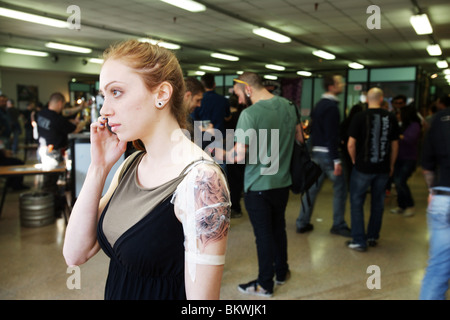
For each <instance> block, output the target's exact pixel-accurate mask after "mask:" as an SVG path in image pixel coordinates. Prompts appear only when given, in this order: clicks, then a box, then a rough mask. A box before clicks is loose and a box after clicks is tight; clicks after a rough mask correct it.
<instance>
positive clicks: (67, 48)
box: [45, 42, 92, 53]
mask: <svg viewBox="0 0 450 320" xmlns="http://www.w3.org/2000/svg"><path fill="white" fill-rule="evenodd" d="M45 46H46V47H47V48H52V49H57V50H63V51H71V52H78V53H91V52H92V50H91V49H89V48H83V47H77V46H70V45H68V44H62V43H55V42H48V43H46V44H45Z"/></svg>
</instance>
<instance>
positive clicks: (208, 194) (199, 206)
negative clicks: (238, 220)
mask: <svg viewBox="0 0 450 320" xmlns="http://www.w3.org/2000/svg"><path fill="white" fill-rule="evenodd" d="M195 187H196V188H195V196H194V199H195V202H196V203H195V208H196V217H195V220H196V231H197V236H198V238H199V239H200V241H201V243H202V244H203V246H206V245H207V244H208V243H210V242H215V241H219V240H221V239H223V238H225V237H226V236H227V234H228V229H229V225H230V199H229V192H228V187H227V184H226V181H225V179H224V177H223V175H222V174H220V173H219V172H218V170H217V169H216V168H211V167H210V166H208V168H207V169H201V170H199V171H198V175H197V177H196V181H195Z"/></svg>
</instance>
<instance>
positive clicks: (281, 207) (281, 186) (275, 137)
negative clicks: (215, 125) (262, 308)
mask: <svg viewBox="0 0 450 320" xmlns="http://www.w3.org/2000/svg"><path fill="white" fill-rule="evenodd" d="M234 81H235V84H234V92H235V94H236V95H237V96H238V99H239V103H240V104H244V105H248V106H249V107H247V108H245V109H244V110H243V111H242V113H241V114H240V116H239V120H238V123H237V126H236V131H235V146H234V148H233V149H231V150H230V151H228V152H227V163H230V162H233V163H242V162H243V161H244V160H245V175H244V192H245V195H244V202H245V207H246V209H247V212H248V215H249V217H250V221H251V223H252V226H253V231H254V234H255V237H256V249H257V255H258V266H259V272H258V277H257V279H255V280H253V281H250V282H249V283H245V284H240V285H239V286H238V290H239V291H240V292H242V293H245V294H251V295H258V296H265V297H270V296H272V294H273V288H274V281H273V277H274V274H275V276H276V280H275V283H276V284H278V285H281V284H283V283H284V282H285V281H286V280H287V279H288V277H289V276H290V272H289V266H288V263H287V237H286V223H285V209H286V205H287V202H288V198H289V187H290V185H291V184H292V180H291V174H290V163H291V158H292V151H293V146H294V139H295V135H296V124H297V121H296V119H297V116H296V111H295V109H294V108H295V106H294V105H293V104H292V103H291V102H289V101H288V100H287V99H285V98H282V97H279V96H275V95H273V94H272V93H270V92H269V91H268V90H267V89H266V88H265V87H264V86H263V84H262V81H261V78H260V77H259V76H258V75H257V74H255V73H252V72H244V73H243V74H242V75H240V76H239V77H238V78H237V79H235V80H234Z"/></svg>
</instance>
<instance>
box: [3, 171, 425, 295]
mask: <svg viewBox="0 0 450 320" xmlns="http://www.w3.org/2000/svg"><path fill="white" fill-rule="evenodd" d="M36 181H37V180H36V179H35V178H33V177H27V178H26V179H25V182H26V183H27V184H28V185H33V186H34V188H37V187H38V186H39V185H38V183H37V182H36ZM409 184H410V186H411V188H412V192H413V195H414V198H415V201H416V215H415V216H413V217H409V218H407V217H403V216H401V215H396V214H391V213H390V212H389V211H390V209H391V208H394V207H396V197H395V189H394V190H393V195H391V196H390V197H388V198H387V199H386V206H385V214H384V220H383V227H382V231H381V238H380V240H379V243H378V246H377V247H374V248H372V247H371V248H369V250H368V251H367V252H362V253H361V252H356V251H352V250H350V249H348V248H347V247H346V246H345V245H344V244H345V241H346V240H347V238H344V237H341V236H337V235H332V234H330V232H329V229H330V227H331V216H332V189H331V184H330V183H329V181H326V182H325V184H324V186H323V189H322V191H321V192H320V194H319V196H318V199H317V204H316V208H315V212H314V214H313V220H312V223H313V224H314V230H313V231H312V232H309V233H306V234H297V233H296V230H295V219H296V217H297V215H298V212H299V208H300V199H299V196H296V195H293V194H291V196H290V199H289V203H288V207H287V210H286V223H287V235H288V254H289V266H290V270H291V274H292V276H291V279H290V280H289V281H288V282H287V283H286V284H284V285H283V286H278V287H275V290H274V295H273V297H272V298H270V299H272V300H275V299H280V300H296V299H302V300H357V299H358V300H359V299H362V300H366V299H377V300H415V299H417V298H418V295H419V291H420V285H421V280H422V278H423V275H424V270H425V267H426V263H427V256H428V251H427V250H428V232H427V225H426V215H425V211H426V203H427V200H426V197H427V189H426V186H425V183H424V180H423V178H422V175H421V171H420V169H418V170H417V171H416V172H415V174H414V176H413V177H412V178H411V180H410V182H409ZM19 195H20V192H12V191H10V192H8V194H7V197H6V201H5V205H4V208H3V213H2V216H1V218H0V300H19V299H20V300H32V299H33V300H34V299H38V300H47V299H51V300H53V299H61V300H96V299H103V290H104V285H105V279H106V275H107V270H108V258H107V257H106V255H105V254H104V253H103V252H100V253H99V254H97V255H96V256H95V257H94V258H93V259H91V260H90V261H88V262H87V263H86V264H84V265H82V266H81V269H80V270H81V272H80V275H81V288H80V289H68V287H67V285H66V281H67V280H68V278H69V277H70V276H71V273H67V266H66V265H65V262H64V259H63V256H62V253H61V251H62V246H63V241H64V232H65V221H64V219H62V218H61V219H58V220H57V221H56V222H55V223H53V224H51V225H48V226H44V227H39V228H26V227H22V226H21V225H20V220H19V217H20V212H19ZM368 200H369V198H368ZM366 205H368V201H366ZM349 209H350V208H349V205H348V206H347V213H346V220H347V221H348V223H349V224H350V211H349ZM367 213H368V206H366V215H367ZM366 221H367V219H366ZM372 265H375V266H378V267H379V268H380V269H379V270H380V278H379V279H380V284H381V288H380V289H369V288H368V286H367V280H368V278H369V277H371V276H372V272H369V273H368V271H367V269H368V267H369V266H372ZM256 275H257V260H256V247H255V239H254V235H253V230H252V226H251V224H250V222H249V219H248V215H247V213H246V212H244V215H243V217H241V218H238V219H232V221H231V230H230V234H229V242H228V249H227V258H226V264H225V271H224V275H223V281H222V289H221V290H222V291H221V299H226V300H246V299H252V300H254V299H263V300H264V299H268V298H257V297H253V296H247V295H244V294H241V293H240V292H238V290H237V288H236V287H237V285H238V284H240V283H244V282H248V281H250V280H254V279H255V278H256Z"/></svg>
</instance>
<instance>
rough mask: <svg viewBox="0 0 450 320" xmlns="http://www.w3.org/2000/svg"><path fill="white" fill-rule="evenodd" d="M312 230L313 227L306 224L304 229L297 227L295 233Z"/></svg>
mask: <svg viewBox="0 0 450 320" xmlns="http://www.w3.org/2000/svg"><path fill="white" fill-rule="evenodd" d="M313 229H314V226H313V225H312V224H311V223H308V224H307V225H306V226H304V227H301V228H299V227H297V233H305V232H308V231H312V230H313Z"/></svg>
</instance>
